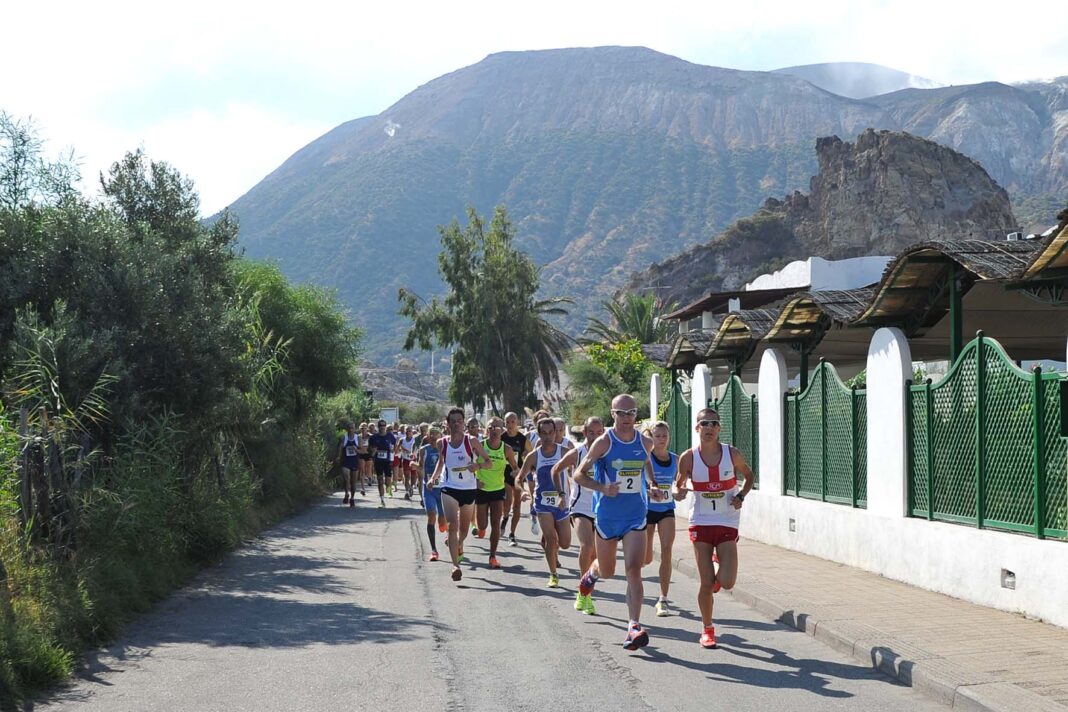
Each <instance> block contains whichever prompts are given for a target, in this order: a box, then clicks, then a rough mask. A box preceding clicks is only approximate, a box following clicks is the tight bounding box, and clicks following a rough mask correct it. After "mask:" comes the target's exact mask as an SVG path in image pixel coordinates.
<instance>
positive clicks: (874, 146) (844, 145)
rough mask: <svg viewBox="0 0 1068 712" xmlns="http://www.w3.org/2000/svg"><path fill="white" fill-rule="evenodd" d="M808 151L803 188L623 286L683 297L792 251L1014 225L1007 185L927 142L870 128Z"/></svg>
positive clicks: (887, 248)
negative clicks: (811, 164)
mask: <svg viewBox="0 0 1068 712" xmlns="http://www.w3.org/2000/svg"><path fill="white" fill-rule="evenodd" d="M816 155H817V159H818V161H819V172H818V173H817V174H816V175H815V176H813V177H812V179H811V181H810V182H809V192H808V193H807V194H804V193H800V192H795V193H792V194H790V195H787V196H786V197H785V199H783V200H776V199H774V198H769V199H768V200H767V201H765V203H764V205H763V206H762V207H761V208H760V210H758V211H757V212H756V213H755V214H754V215H752V216H750V217H747V218H743V219H742V220H739V221H738V222H736V223H734V224H733V225H731V226H730V227H729V228H727V229H726V230H725V231H723V232H722V233H721V234H719V235H717V236H716V237H715V238H713V239H712V240H710V241H709V242H708V243H706V244H702V245H698V246H696V247H693V248H690V249H689V250H687V251H686V252H684V253H682V254H680V255H677V256H675V257H673V258H671V259H669V260H666V261H664V262H663V263H660V264H656V265H653V266H652V267H650V268H649V269H646V270H643V271H642V272H640V273H638V274H635V275H634V276H633V277H632V278H631V280H630V281H629V283H628V284H627V285H626V287H625V288H624V290H623V291H633V292H642V291H648V290H653V291H655V292H656V293H657V294H659V295H661V296H662V297H663V298H664V299H665V300H666V301H668V302H672V301H675V302H678V303H679V304H686V303H688V302H692V301H694V300H696V299H698V298H699V297H701V296H702V295H704V294H706V293H708V292H710V291H713V290H719V289H725V290H730V289H739V288H741V286H742V285H743V284H744V283H745V282H748V281H750V280H752V279H753V278H754V277H756V276H757V275H759V274H761V273H763V272H769V271H771V270H774V269H778V268H779V267H781V266H782V265H784V264H786V263H787V262H789V261H791V260H795V259H805V258H806V257H810V256H817V257H825V258H828V259H845V258H849V257H860V256H863V255H870V254H883V255H892V254H895V253H896V252H898V251H899V250H901V249H902V248H904V247H905V246H907V245H909V244H911V243H915V242H920V241H929V240H935V241H936V240H941V239H945V238H946V237H948V236H954V237H965V236H973V237H979V238H987V239H994V238H997V237H1004V235H1005V234H1006V233H1007V232H1009V231H1010V230H1012V229H1013V228H1014V227H1015V225H1016V219H1015V218H1014V217H1013V214H1012V208H1011V206H1010V205H1009V196H1008V194H1007V193H1006V192H1005V190H1004V189H1002V188H1001V187H999V186H998V184H997V183H995V182H994V181H993V180H992V179H991V178H990V176H989V175H987V173H986V171H984V170H983V168H982V167H981V166H980V165H979V164H978V163H976V162H975V161H973V160H972V159H970V158H968V157H967V156H964V155H962V154H960V153H957V152H956V151H954V150H952V149H949V148H946V147H945V146H941V145H939V144H937V143H934V142H933V141H928V140H925V139H922V138H917V137H915V136H911V135H909V134H906V133H897V132H891V131H875V130H872V129H869V130H867V131H865V132H864V133H862V134H861V135H860V136H858V137H857V140H856V141H855V142H854V143H849V142H846V141H842V140H841V139H839V138H838V137H837V136H832V137H829V138H821V139H819V140H818V141H817V142H816Z"/></svg>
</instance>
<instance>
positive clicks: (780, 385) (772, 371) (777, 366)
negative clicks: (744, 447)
mask: <svg viewBox="0 0 1068 712" xmlns="http://www.w3.org/2000/svg"><path fill="white" fill-rule="evenodd" d="M787 386H788V380H787V375H786V358H785V357H784V356H783V355H782V353H781V352H780V351H779V350H778V349H775V348H770V349H768V350H766V351H765V352H764V355H763V356H761V357H760V375H759V377H758V380H757V403H758V404H760V408H759V410H758V413H757V415H758V419H757V423H758V425H759V433H760V446H759V447H760V472H759V473H758V474H759V475H760V496H761V497H765V496H769V495H770V496H781V495H782V494H783V493H784V492H785V487H786V478H785V476H784V475H785V473H784V471H783V464H784V459H783V451H782V447H783V427H784V421H783V412H782V408H783V398H782V396H783V394H784V393H786V389H787Z"/></svg>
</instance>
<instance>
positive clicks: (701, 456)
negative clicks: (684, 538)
mask: <svg viewBox="0 0 1068 712" xmlns="http://www.w3.org/2000/svg"><path fill="white" fill-rule="evenodd" d="M719 427H720V426H719V413H717V412H716V411H715V410H714V409H712V408H704V409H703V410H701V411H700V412H699V413H698V414H697V425H696V427H695V429H696V430H697V435H698V443H697V445H696V446H694V447H693V448H691V449H690V450H687V451H686V452H684V453H683V454H682V455H680V456H679V472H678V476H677V477H676V479H675V487H674V496H675V499H676V500H682V499H685V498H686V495H687V494H688V493H689V492H693V497H694V499H693V510H692V511H691V513H690V541H692V542H693V553H694V556H695V557H696V558H697V571H698V573H699V574H700V577H701V587H700V589H698V592H697V605H698V606H699V607H700V609H701V622H702V624H703V625H704V630H703V631H702V633H701V646H702V647H705V648H714V647H716V629H715V628H714V627H713V625H712V597H713V594H715V593H717V592H718V591H719V590H720V589H721V588H725V589H727V590H730V589H731V588H734V582H735V580H736V579H737V578H738V524H739V522H740V521H741V509H742V503H743V502H744V501H745V497H746V495H748V494H749V491H750V490H751V489H752V488H753V470H752V469H750V467H749V463H748V462H746V460H745V456H744V455H742V453H741V452H740V451H739V450H738V449H737V448H735V447H733V446H731V445H726V444H723V443H721V442H720V441H719ZM739 476H740V477H741V478H742V479H743V480H744V484H743V485H742V486H740V487H739V485H738V478H739ZM716 564H718V565H719V567H718V570H717V568H716Z"/></svg>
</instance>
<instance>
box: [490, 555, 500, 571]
mask: <svg viewBox="0 0 1068 712" xmlns="http://www.w3.org/2000/svg"><path fill="white" fill-rule="evenodd" d="M489 567H490V568H491V569H499V568H501V562H499V561H497V557H496V556H491V557H490V560H489Z"/></svg>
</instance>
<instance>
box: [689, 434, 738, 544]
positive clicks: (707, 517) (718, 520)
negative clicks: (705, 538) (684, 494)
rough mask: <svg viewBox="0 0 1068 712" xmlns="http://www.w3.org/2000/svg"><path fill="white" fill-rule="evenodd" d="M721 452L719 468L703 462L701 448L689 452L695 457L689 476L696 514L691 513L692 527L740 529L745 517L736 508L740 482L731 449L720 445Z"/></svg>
mask: <svg viewBox="0 0 1068 712" xmlns="http://www.w3.org/2000/svg"><path fill="white" fill-rule="evenodd" d="M720 448H722V450H721V455H720V460H719V464H718V465H713V466H712V467H709V466H708V465H706V464H705V461H704V459H702V458H701V451H700V446H697V445H695V446H694V447H693V448H691V450H690V453H691V454H692V455H693V472H692V473H691V475H690V489H692V490H693V510H692V511H691V512H690V524H695V525H698V526H721V527H732V528H734V529H737V528H738V524H739V522H741V514H742V513H741V511H740V510H737V509H735V508H734V506H733V503H734V495H736V494H738V479H737V478H736V477H735V473H734V460H733V459H732V458H731V448H730V445H724V444H723V443H720Z"/></svg>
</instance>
